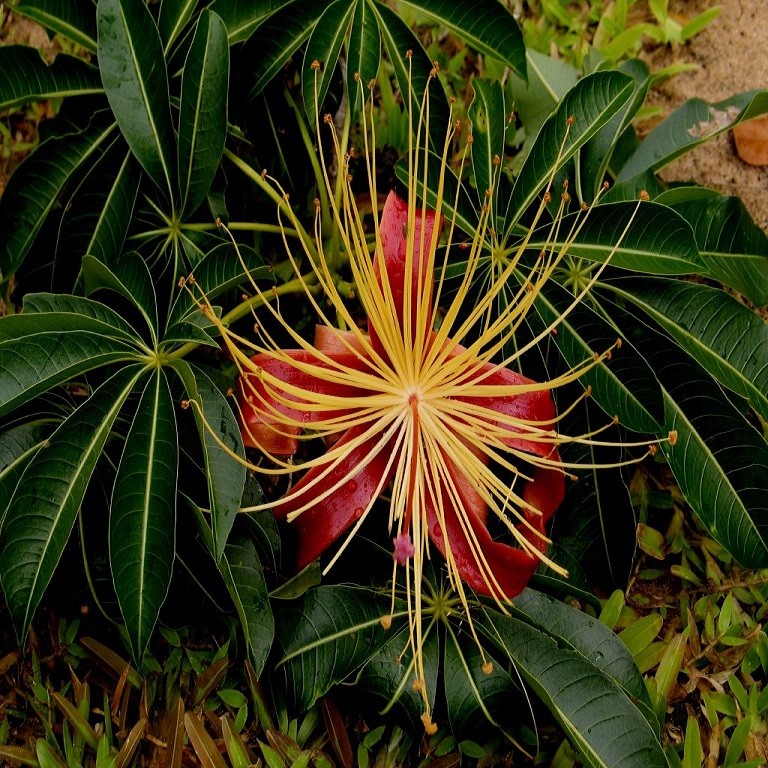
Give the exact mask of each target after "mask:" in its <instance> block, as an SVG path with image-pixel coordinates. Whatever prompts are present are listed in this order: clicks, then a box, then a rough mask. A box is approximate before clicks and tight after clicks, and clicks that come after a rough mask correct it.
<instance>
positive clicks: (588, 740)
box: [477, 610, 665, 768]
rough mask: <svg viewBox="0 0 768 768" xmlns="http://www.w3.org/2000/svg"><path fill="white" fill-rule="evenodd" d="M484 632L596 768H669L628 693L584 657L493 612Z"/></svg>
mask: <svg viewBox="0 0 768 768" xmlns="http://www.w3.org/2000/svg"><path fill="white" fill-rule="evenodd" d="M477 624H478V625H479V627H480V629H481V630H482V631H483V633H484V634H485V635H486V636H487V637H488V638H489V639H490V640H491V641H492V642H493V643H495V644H496V646H497V647H498V648H499V650H500V651H501V652H503V653H504V654H505V655H506V656H507V657H508V658H509V660H510V661H511V662H512V663H513V664H514V665H515V668H516V669H517V671H518V672H519V673H520V675H521V676H522V678H523V680H524V681H525V682H526V684H527V685H528V686H530V687H531V688H532V689H533V690H534V691H535V692H536V694H537V695H538V697H539V698H540V699H541V700H542V702H543V703H544V704H545V705H546V706H547V708H548V709H549V710H550V712H552V714H553V715H554V716H555V718H556V719H557V721H558V722H559V723H560V725H561V726H562V728H563V730H564V731H565V733H566V734H567V736H568V738H569V740H570V741H571V743H572V744H573V746H574V747H576V749H577V750H578V751H579V754H580V756H581V758H582V760H583V761H584V762H585V764H587V765H589V766H593V768H598V767H599V768H649V766H659V768H661V766H664V765H665V761H664V753H663V751H662V748H661V744H660V742H659V741H658V739H657V738H656V735H655V733H654V731H653V729H652V728H651V726H650V724H649V723H648V721H647V720H646V718H645V717H644V716H643V714H642V713H641V712H640V710H639V709H638V708H637V707H636V706H635V705H634V704H633V703H632V701H631V700H630V699H629V698H628V696H627V694H626V693H625V691H624V690H623V689H622V688H621V687H620V686H619V685H618V684H617V683H616V682H615V681H614V680H613V679H612V678H611V677H609V676H608V675H606V674H604V673H603V672H602V671H601V670H600V669H599V668H598V667H597V666H595V665H594V664H592V663H591V662H589V661H588V660H587V659H585V658H584V657H583V656H582V655H581V654H580V653H577V652H576V651H572V650H569V649H567V648H560V647H558V644H557V642H556V641H555V640H554V639H552V638H551V637H548V636H547V635H546V634H544V633H543V632H540V631H539V630H537V629H534V628H533V627H531V626H529V625H528V624H526V623H525V622H523V621H519V620H518V619H514V618H511V617H507V616H502V615H501V614H499V613H496V612H495V611H491V610H488V611H487V612H486V618H485V619H483V620H482V621H478V622H477Z"/></svg>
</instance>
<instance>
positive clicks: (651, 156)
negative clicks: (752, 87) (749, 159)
mask: <svg viewBox="0 0 768 768" xmlns="http://www.w3.org/2000/svg"><path fill="white" fill-rule="evenodd" d="M766 112H768V91H748V92H746V93H740V94H737V95H735V96H731V97H730V98H729V99H726V100H725V101H719V102H716V103H714V104H709V103H707V102H706V101H704V100H703V99H689V100H688V101H686V102H685V103H684V104H683V105H682V106H681V107H679V108H678V109H676V110H675V111H674V112H673V113H672V114H671V115H670V116H669V117H668V118H667V119H666V120H664V121H663V122H661V123H659V125H657V126H656V127H655V128H654V129H653V130H652V131H651V132H650V133H649V134H648V135H647V136H646V137H645V139H644V141H643V142H642V144H640V146H639V147H638V149H637V151H636V152H635V153H634V154H633V155H632V157H630V158H629V160H628V161H627V162H626V163H625V165H624V166H623V167H622V168H621V171H620V172H619V175H618V176H617V177H616V188H618V187H620V185H622V183H624V182H629V181H630V180H631V179H632V178H633V177H635V176H639V175H641V174H643V173H645V172H646V171H658V170H659V169H660V168H663V167H664V166H665V165H667V164H668V163H671V162H672V161H673V160H674V159H675V158H676V157H680V155H682V154H685V153H686V152H689V151H690V150H692V149H693V148H694V147H698V146H699V145H700V144H703V143H704V142H705V141H709V140H710V139H711V138H713V137H714V136H717V135H718V134H720V133H723V131H727V130H729V129H730V128H732V127H733V126H734V125H736V124H737V123H740V122H742V121H744V120H748V119H749V118H752V117H757V116H758V115H762V114H765V113H766ZM614 194H618V192H615V193H614Z"/></svg>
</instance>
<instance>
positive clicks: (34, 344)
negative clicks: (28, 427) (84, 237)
mask: <svg viewBox="0 0 768 768" xmlns="http://www.w3.org/2000/svg"><path fill="white" fill-rule="evenodd" d="M37 296H40V294H37ZM64 298H66V297H64ZM86 301H87V300H85V299H80V300H76V301H74V302H73V306H75V307H77V306H84V305H85V302H86ZM28 303H29V300H26V301H25V309H26V304H28ZM92 303H95V302H92ZM85 306H87V305H85ZM105 309H106V308H105ZM107 316H108V312H105V313H104V317H107ZM122 325H123V323H122V321H121V324H119V325H112V324H110V323H109V322H106V321H104V320H102V319H97V318H94V317H87V316H81V315H77V314H71V313H68V312H62V311H55V312H45V313H42V314H33V313H27V312H26V311H25V312H22V313H21V314H18V315H8V316H6V317H4V318H1V319H0V356H1V357H2V360H3V369H2V371H3V372H2V375H0V415H2V414H6V413H9V412H10V411H12V410H13V409H14V408H17V407H18V406H19V405H21V404H23V403H25V402H27V401H28V400H30V399H32V398H33V397H35V396H36V395H39V394H40V393H42V392H45V391H46V390H48V389H50V388H51V387H53V386H55V385H57V384H61V383H63V382H65V381H67V380H68V379H70V378H72V377H73V376H77V375H78V374H81V373H83V372H85V371H89V370H92V369H94V368H97V367H99V366H102V365H106V364H107V363H112V362H116V361H119V360H125V361H127V360H131V359H135V358H136V357H137V356H138V353H137V349H136V345H135V336H134V337H133V339H134V343H130V342H129V341H128V339H129V338H131V334H132V331H130V330H126V329H125V328H123V327H122Z"/></svg>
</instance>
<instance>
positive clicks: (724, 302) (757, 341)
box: [609, 278, 768, 421]
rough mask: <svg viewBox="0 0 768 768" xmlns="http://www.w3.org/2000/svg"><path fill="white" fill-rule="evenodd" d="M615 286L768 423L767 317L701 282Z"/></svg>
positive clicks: (623, 283) (642, 282) (633, 280)
mask: <svg viewBox="0 0 768 768" xmlns="http://www.w3.org/2000/svg"><path fill="white" fill-rule="evenodd" d="M609 287H610V289H611V290H614V291H616V292H617V293H618V295H620V296H622V297H623V298H624V299H626V300H627V301H631V302H632V303H633V304H634V305H635V306H637V307H639V308H640V309H642V310H643V311H644V312H645V313H646V314H648V315H649V316H650V317H652V318H653V319H654V320H655V321H656V322H657V323H658V324H659V325H660V326H662V328H664V330H666V331H667V333H669V334H670V336H672V338H673V339H674V340H675V341H676V342H677V343H678V344H679V345H680V346H681V347H682V348H683V349H684V350H685V351H686V352H687V353H688V354H689V355H690V356H691V357H693V358H694V359H695V360H696V361H697V362H698V363H700V364H701V365H702V366H703V367H704V368H705V369H706V370H707V372H708V373H709V374H711V375H712V376H714V377H715V378H716V379H717V380H718V381H719V382H720V383H721V384H723V385H724V386H726V387H728V388H729V389H732V390H733V391H734V392H738V394H740V395H743V396H744V397H746V398H747V399H748V400H749V402H750V405H751V406H752V407H753V408H754V409H755V410H756V411H757V412H758V413H759V414H760V415H761V416H762V417H763V418H764V419H765V420H766V421H768V325H766V322H765V320H764V319H763V318H762V317H760V316H759V315H757V314H755V313H754V312H752V311H751V310H750V309H749V308H748V307H745V306H744V305H743V304H742V303H741V302H739V301H737V300H736V299H734V298H733V297H732V296H729V295H728V294H727V293H725V291H722V290H719V289H717V288H710V287H708V286H706V285H701V284H699V283H690V282H682V281H673V280H664V279H662V278H627V279H620V280H613V281H611V282H610V284H609Z"/></svg>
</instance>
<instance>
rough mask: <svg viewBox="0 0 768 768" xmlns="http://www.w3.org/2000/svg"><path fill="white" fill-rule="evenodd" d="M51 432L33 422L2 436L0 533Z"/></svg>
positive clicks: (0, 445) (0, 440) (6, 432)
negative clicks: (13, 499) (29, 466)
mask: <svg viewBox="0 0 768 768" xmlns="http://www.w3.org/2000/svg"><path fill="white" fill-rule="evenodd" d="M50 431H51V430H50V428H47V425H46V424H45V423H44V422H31V423H29V424H21V425H20V426H16V427H12V428H11V429H8V430H6V431H5V432H3V433H2V435H0V531H2V528H3V520H4V519H5V513H6V510H7V509H8V503H9V502H10V500H11V497H12V496H13V493H14V491H15V490H16V486H17V485H18V482H19V479H20V478H21V475H22V473H23V472H24V470H25V469H26V467H27V464H29V462H30V461H31V460H32V458H33V457H34V455H35V454H36V453H37V451H38V450H39V449H40V448H41V447H42V446H43V445H44V444H45V436H46V434H48V433H50Z"/></svg>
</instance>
